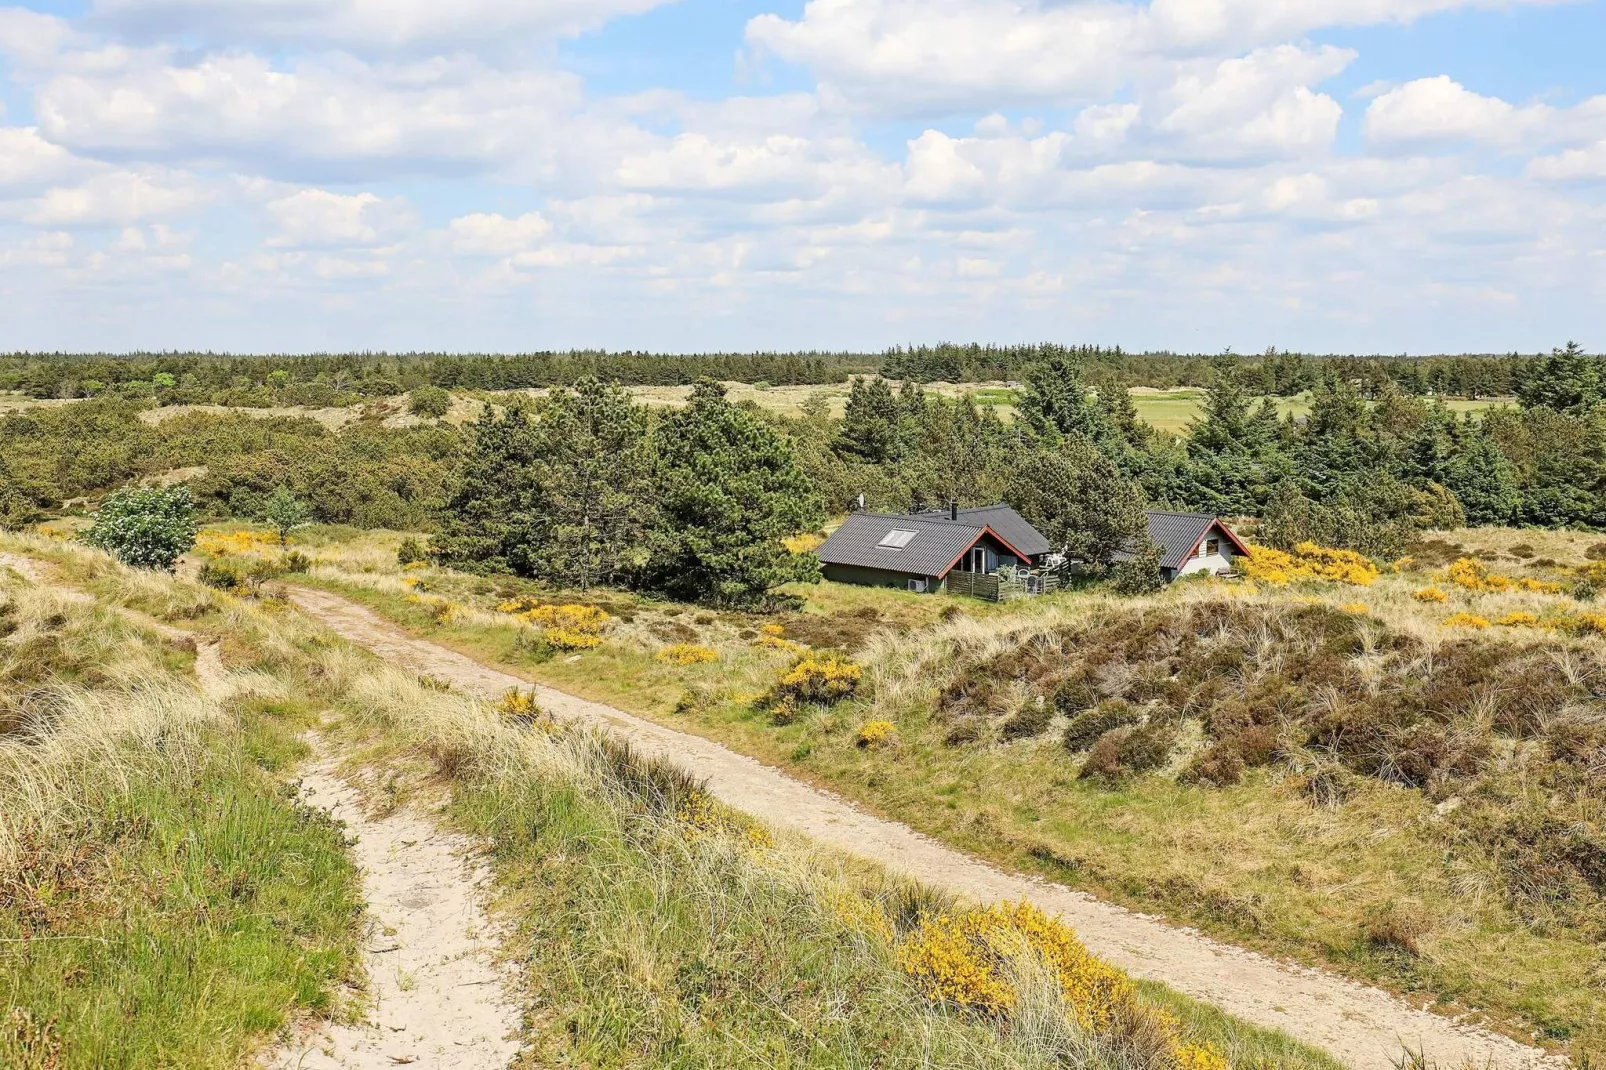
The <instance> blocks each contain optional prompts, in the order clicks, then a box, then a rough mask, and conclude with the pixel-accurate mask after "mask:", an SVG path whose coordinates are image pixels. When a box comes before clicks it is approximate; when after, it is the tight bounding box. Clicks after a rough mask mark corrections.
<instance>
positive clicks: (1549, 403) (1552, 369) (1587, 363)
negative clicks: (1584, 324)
mask: <svg viewBox="0 0 1606 1070" xmlns="http://www.w3.org/2000/svg"><path fill="white" fill-rule="evenodd" d="M1602 391H1603V384H1602V377H1601V366H1600V361H1599V359H1598V358H1596V357H1591V356H1589V355H1588V354H1586V353H1585V352H1584V349H1583V347H1582V346H1580V345H1579V344H1578V343H1577V342H1568V343H1567V345H1566V346H1565V347H1564V348H1562V349H1553V350H1551V352H1550V356H1549V357H1547V358H1545V359H1543V360H1536V361H1534V362H1533V363H1531V364H1529V365H1528V366H1527V367H1526V369H1525V371H1524V373H1523V375H1522V379H1521V381H1520V382H1519V383H1518V385H1517V397H1518V399H1519V400H1520V401H1521V402H1522V404H1523V407H1524V408H1529V409H1535V408H1546V409H1553V410H1555V411H1556V412H1569V413H1581V412H1587V411H1589V410H1590V409H1593V408H1594V407H1595V406H1597V405H1599V404H1600V402H1601V398H1602Z"/></svg>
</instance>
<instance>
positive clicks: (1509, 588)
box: [1445, 557, 1566, 594]
mask: <svg viewBox="0 0 1606 1070" xmlns="http://www.w3.org/2000/svg"><path fill="white" fill-rule="evenodd" d="M1445 574H1446V575H1447V576H1449V578H1450V582H1451V583H1453V584H1455V585H1456V586H1457V587H1462V588H1465V589H1466V590H1469V591H1477V592H1479V593H1480V594H1506V593H1510V592H1513V591H1526V592H1528V593H1529V594H1561V593H1562V592H1563V591H1564V590H1566V588H1564V587H1563V586H1562V585H1561V584H1559V583H1552V582H1550V581H1548V580H1536V579H1530V578H1528V577H1526V576H1525V577H1523V578H1521V579H1517V578H1515V577H1512V576H1501V575H1497V574H1496V573H1493V572H1490V571H1489V569H1488V566H1486V565H1484V564H1483V563H1482V562H1481V561H1474V560H1473V559H1472V558H1470V557H1463V558H1461V560H1459V561H1457V562H1456V563H1455V564H1453V565H1451V566H1450V567H1449V568H1448V569H1446V570H1445Z"/></svg>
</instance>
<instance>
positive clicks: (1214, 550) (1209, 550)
mask: <svg viewBox="0 0 1606 1070" xmlns="http://www.w3.org/2000/svg"><path fill="white" fill-rule="evenodd" d="M1220 552H1221V540H1220V539H1206V540H1205V544H1204V553H1203V555H1201V556H1204V557H1214V556H1216V555H1217V554H1219V553H1220Z"/></svg>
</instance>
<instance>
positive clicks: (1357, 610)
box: [1338, 602, 1372, 617]
mask: <svg viewBox="0 0 1606 1070" xmlns="http://www.w3.org/2000/svg"><path fill="white" fill-rule="evenodd" d="M1338 608H1339V609H1341V610H1343V611H1344V612H1345V613H1350V614H1353V615H1354V616H1357V617H1364V616H1366V615H1367V614H1368V613H1370V612H1372V608H1371V607H1370V606H1368V605H1367V604H1366V603H1365V602H1345V603H1344V604H1343V605H1341V606H1339V607H1338Z"/></svg>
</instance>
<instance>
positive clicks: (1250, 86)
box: [1154, 45, 1355, 157]
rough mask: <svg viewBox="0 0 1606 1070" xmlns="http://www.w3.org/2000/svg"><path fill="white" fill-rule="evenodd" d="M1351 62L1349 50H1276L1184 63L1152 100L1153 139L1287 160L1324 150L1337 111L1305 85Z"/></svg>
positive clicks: (1204, 151) (1195, 149)
mask: <svg viewBox="0 0 1606 1070" xmlns="http://www.w3.org/2000/svg"><path fill="white" fill-rule="evenodd" d="M1354 59H1355V53H1354V52H1351V51H1349V50H1347V49H1341V48H1333V47H1331V46H1325V47H1322V48H1319V49H1312V48H1305V47H1299V46H1295V45H1280V46H1278V47H1275V48H1263V49H1257V50H1256V51H1254V52H1251V53H1249V54H1248V55H1247V56H1242V57H1237V58H1233V59H1227V60H1222V61H1220V62H1216V63H1208V62H1206V63H1194V64H1188V65H1186V66H1185V67H1184V68H1183V69H1182V70H1181V71H1180V72H1179V74H1178V76H1177V78H1176V80H1175V81H1174V82H1173V83H1172V84H1171V85H1170V86H1169V87H1167V88H1166V89H1164V90H1162V91H1161V92H1159V93H1156V94H1155V101H1154V108H1155V109H1156V110H1157V111H1159V112H1160V115H1159V117H1158V118H1157V119H1156V120H1155V122H1154V129H1155V132H1156V133H1157V134H1160V135H1171V136H1175V137H1177V138H1178V139H1179V140H1180V143H1181V145H1182V146H1183V147H1184V148H1185V150H1186V151H1188V152H1189V153H1190V154H1192V155H1195V156H1197V155H1206V156H1229V157H1230V156H1238V155H1244V154H1249V155H1258V154H1264V155H1272V156H1279V155H1289V154H1298V153H1301V152H1305V151H1309V150H1312V149H1325V148H1326V147H1327V146H1329V145H1330V144H1332V141H1333V138H1334V137H1335V136H1336V135H1337V133H1338V122H1339V119H1340V118H1341V117H1342V115H1343V108H1342V106H1340V105H1339V103H1338V102H1337V101H1335V100H1334V99H1333V98H1332V97H1329V96H1327V95H1325V94H1322V93H1316V92H1313V91H1312V90H1311V89H1310V88H1309V86H1311V85H1314V84H1317V83H1320V82H1323V81H1325V80H1327V79H1328V78H1331V77H1333V76H1334V75H1336V74H1338V73H1339V72H1340V71H1342V70H1343V69H1344V68H1345V67H1347V66H1349V64H1350V63H1351V62H1352V61H1353V60H1354Z"/></svg>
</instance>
